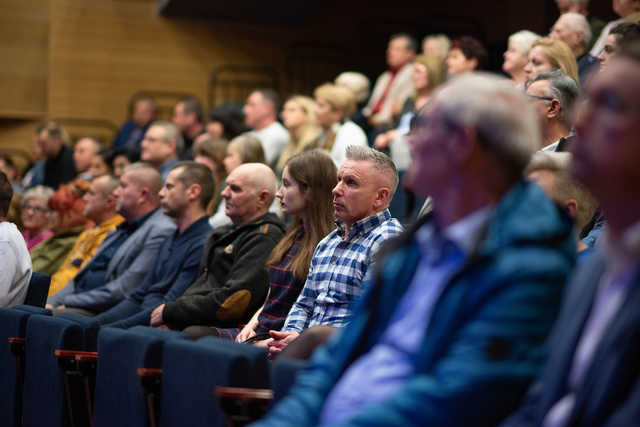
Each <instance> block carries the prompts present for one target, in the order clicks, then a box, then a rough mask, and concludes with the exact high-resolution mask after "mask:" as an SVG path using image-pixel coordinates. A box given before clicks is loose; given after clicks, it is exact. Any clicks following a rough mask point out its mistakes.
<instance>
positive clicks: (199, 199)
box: [96, 162, 214, 328]
mask: <svg viewBox="0 0 640 427" xmlns="http://www.w3.org/2000/svg"><path fill="white" fill-rule="evenodd" d="M213 184H214V181H213V175H212V174H211V171H210V170H209V168H207V167H206V166H205V165H201V164H199V163H195V162H180V163H177V164H176V165H175V166H174V167H173V168H171V170H170V171H169V175H168V176H167V180H166V181H165V183H164V186H163V187H162V189H161V190H160V206H161V207H162V211H163V212H164V213H165V215H167V216H169V217H171V218H173V219H174V220H175V221H176V224H177V226H178V228H177V230H176V231H175V232H174V233H173V234H172V235H171V236H170V237H169V238H168V239H167V240H165V241H164V242H163V243H162V246H161V247H160V251H159V252H158V256H157V257H156V260H155V263H154V265H153V268H152V269H151V271H150V272H149V273H148V274H147V275H146V277H145V278H144V280H143V281H142V283H141V284H140V285H139V286H138V287H137V289H136V291H135V292H134V293H133V294H132V295H131V296H129V297H128V298H126V299H125V300H123V301H122V302H120V303H119V304H118V305H116V306H114V307H112V308H111V309H109V310H107V311H105V312H104V313H101V314H99V315H98V316H96V320H98V321H99V322H100V323H101V324H103V325H104V324H109V326H119V327H124V328H128V327H131V326H135V325H148V324H149V320H150V316H151V311H152V310H153V309H154V308H156V307H157V306H159V305H160V304H163V303H165V302H167V301H174V300H175V299H176V298H178V297H179V296H180V295H182V294H183V293H184V291H185V290H186V289H187V288H188V287H189V285H191V284H192V283H193V282H194V281H195V280H196V278H197V277H198V267H199V265H200V258H201V257H202V249H203V247H204V243H205V241H206V239H207V237H209V234H210V233H211V227H210V226H209V217H208V216H207V215H206V212H205V209H206V206H207V204H208V203H209V200H210V199H211V197H212V194H213V187H214V185H213Z"/></svg>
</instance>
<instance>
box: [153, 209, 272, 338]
mask: <svg viewBox="0 0 640 427" xmlns="http://www.w3.org/2000/svg"><path fill="white" fill-rule="evenodd" d="M283 234H284V224H282V221H280V219H278V217H277V216H276V215H274V214H272V213H267V214H265V215H263V216H261V217H258V218H256V219H255V220H253V221H251V222H249V223H247V224H245V225H242V226H240V227H235V226H233V225H228V226H223V227H219V228H217V229H215V230H214V231H213V233H212V234H211V237H209V240H208V241H207V243H206V244H205V249H204V253H203V256H202V260H201V262H200V271H199V275H198V279H196V281H195V282H194V283H193V285H191V286H190V287H189V289H187V291H186V292H185V293H184V295H183V296H181V297H180V298H178V299H177V300H176V301H173V302H167V303H166V305H165V307H164V310H163V312H162V317H163V320H164V322H165V323H166V324H167V325H169V326H170V327H172V328H175V329H183V328H185V327H187V326H189V325H211V326H220V327H233V326H237V325H239V324H241V323H245V322H247V321H248V320H249V318H250V317H251V316H252V315H253V313H255V311H256V310H257V309H258V308H260V306H261V305H262V303H263V302H264V300H265V297H266V294H267V289H268V286H269V281H268V277H267V268H266V266H265V263H266V261H267V258H268V257H269V254H270V253H271V251H272V250H273V248H274V247H275V246H276V244H277V243H278V242H279V241H280V239H281V238H282V236H283Z"/></svg>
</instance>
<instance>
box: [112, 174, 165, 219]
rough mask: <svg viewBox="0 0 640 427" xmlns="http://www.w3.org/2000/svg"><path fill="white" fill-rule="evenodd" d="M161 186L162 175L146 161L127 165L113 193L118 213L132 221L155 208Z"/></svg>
mask: <svg viewBox="0 0 640 427" xmlns="http://www.w3.org/2000/svg"><path fill="white" fill-rule="evenodd" d="M161 188H162V177H161V176H160V174H159V173H158V171H157V170H156V169H155V168H154V167H152V166H150V165H148V164H146V163H134V164H132V165H129V166H127V167H126V168H125V169H124V172H123V174H122V176H121V177H120V185H119V186H118V188H117V189H116V191H115V193H114V194H115V196H116V208H117V211H118V213H119V214H121V215H122V216H124V217H125V218H126V219H127V221H129V222H132V221H135V220H136V219H137V218H139V217H141V216H142V215H145V214H146V213H148V212H150V211H152V210H154V209H156V208H157V207H158V206H159V204H160V199H159V197H158V192H159V191H160V189H161Z"/></svg>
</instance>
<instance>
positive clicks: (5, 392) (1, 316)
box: [0, 305, 51, 427]
mask: <svg viewBox="0 0 640 427" xmlns="http://www.w3.org/2000/svg"><path fill="white" fill-rule="evenodd" d="M32 314H44V315H47V314H49V315H50V314H51V311H49V310H45V309H43V308H37V307H30V306H21V305H19V306H15V307H13V308H5V309H0V366H2V374H0V396H2V398H1V399H0V426H7V427H13V426H14V425H15V422H14V421H15V418H16V417H15V415H16V412H15V411H16V410H17V408H18V407H19V406H18V400H17V399H20V398H21V396H16V391H17V390H16V385H17V382H16V379H17V374H18V372H16V358H15V356H14V355H13V354H11V349H10V346H9V342H8V339H9V338H13V337H16V338H24V336H25V331H26V328H27V319H28V318H29V316H31V315H32Z"/></svg>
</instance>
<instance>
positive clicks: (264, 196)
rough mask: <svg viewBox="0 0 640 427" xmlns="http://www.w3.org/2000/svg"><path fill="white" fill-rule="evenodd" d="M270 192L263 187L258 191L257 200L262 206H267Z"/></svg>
mask: <svg viewBox="0 0 640 427" xmlns="http://www.w3.org/2000/svg"><path fill="white" fill-rule="evenodd" d="M270 194H271V193H269V190H267V189H265V188H263V189H262V190H260V191H259V192H258V201H259V202H260V204H261V205H262V206H266V207H267V208H268V207H269V205H270V204H269V203H268V202H269V195H270Z"/></svg>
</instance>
